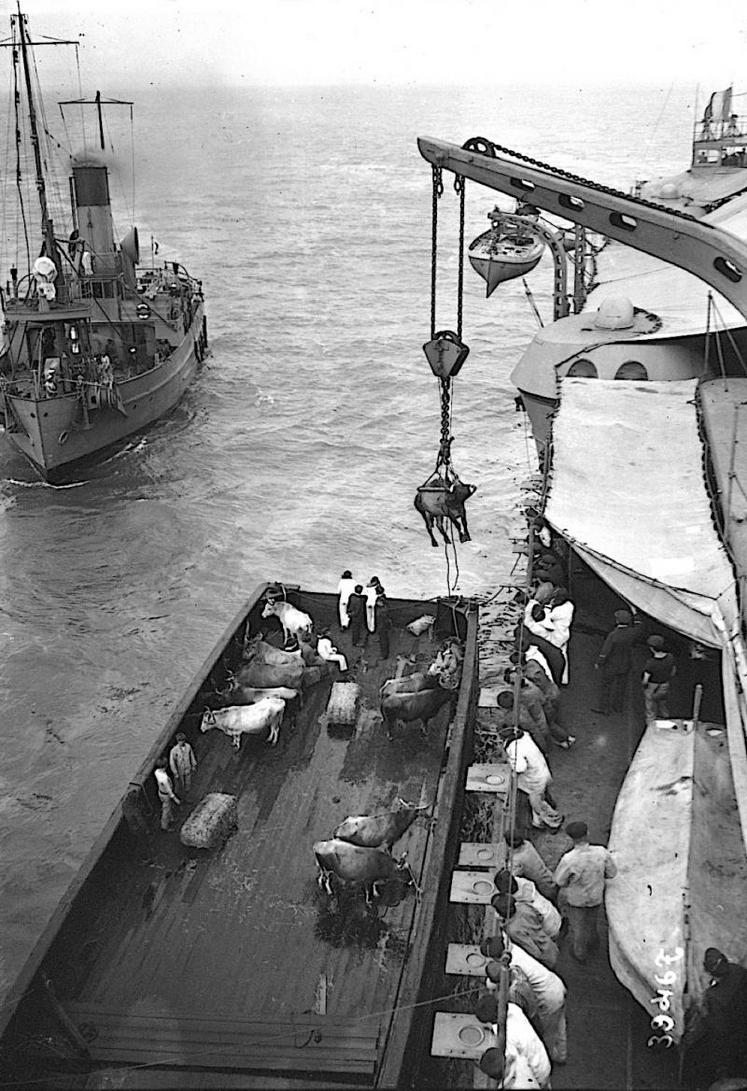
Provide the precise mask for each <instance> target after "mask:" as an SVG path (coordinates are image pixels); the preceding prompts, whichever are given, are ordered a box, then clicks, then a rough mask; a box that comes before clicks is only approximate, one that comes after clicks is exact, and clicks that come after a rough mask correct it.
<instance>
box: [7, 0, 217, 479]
mask: <svg viewBox="0 0 747 1091" xmlns="http://www.w3.org/2000/svg"><path fill="white" fill-rule="evenodd" d="M11 32H12V33H11V37H10V39H8V40H6V41H5V42H3V43H2V45H4V46H6V47H8V48H10V49H11V56H12V64H13V80H14V86H15V87H16V88H17V89H18V92H17V94H16V95H14V101H13V109H14V111H15V126H14V131H15V141H16V149H15V152H14V153H13V158H12V159H10V158H9V160H8V161H11V162H15V163H16V164H17V169H16V181H17V185H16V187H15V191H16V196H17V198H18V201H17V204H18V213H19V215H20V217H21V223H22V225H23V227H22V230H21V232H20V233H19V236H18V237H19V239H20V240H21V242H20V246H21V248H22V252H23V265H25V268H23V266H22V264H21V260H20V258H14V259H12V264H11V265H10V268H9V277H8V279H7V280H6V282H5V284H4V286H3V287H1V288H0V303H1V304H2V311H3V315H2V330H1V332H2V338H1V341H0V422H2V423H3V424H4V426H5V433H6V436H7V438H8V439H9V441H10V442H11V444H12V445H13V446H14V447H15V448H17V449H18V450H19V451H20V452H21V453H22V454H23V455H25V457H26V458H27V459H28V460H29V461H30V462H31V463H32V465H33V466H34V467H35V468H36V470H37V471H38V472H39V473H40V475H41V476H42V477H43V478H44V479H45V480H46V481H49V482H56V481H61V480H64V479H65V478H66V477H67V476H69V474H70V472H71V470H72V468H73V466H74V464H77V463H79V462H80V461H81V460H83V459H87V458H89V457H90V456H92V455H95V454H96V453H98V452H101V451H103V450H104V449H105V448H108V447H110V446H112V445H113V444H116V443H117V442H119V441H121V440H122V439H124V438H125V437H126V436H129V435H131V434H132V433H134V432H137V431H140V430H141V429H142V428H144V427H145V426H147V425H148V424H150V423H151V422H152V421H154V420H156V419H157V418H158V417H160V416H162V415H163V414H164V413H167V412H168V411H169V410H170V409H172V408H173V407H174V406H175V405H176V403H177V402H178V401H179V399H180V398H181V396H182V395H183V394H184V391H185V390H186V388H187V387H188V386H189V384H190V382H191V381H192V379H193V378H194V375H195V373H196V370H197V367H198V365H199V363H200V362H201V361H202V359H203V358H204V355H205V352H206V349H207V326H206V320H205V315H204V300H203V292H202V284H201V282H200V281H198V280H195V279H194V278H193V277H191V276H190V275H189V274H188V273H187V271H186V270H185V269H184V268H183V266H181V265H180V264H179V263H178V262H168V263H166V264H164V265H162V266H161V267H160V268H156V266H155V262H153V264H152V267H151V268H150V269H148V270H147V271H142V272H141V271H140V270H139V269H138V263H139V260H140V247H139V239H138V231H137V228H136V227H134V226H133V227H131V228H130V230H129V231H128V232H127V233H126V234H125V235H124V237H123V238H122V240H121V242H119V243H117V242H116V241H115V231H114V221H113V216H112V206H111V200H110V187H109V171H108V168H107V166H106V163H105V155H104V153H105V152H106V145H105V140H104V126H103V108H104V107H105V106H107V105H112V106H115V105H116V106H127V107H129V108H130V115H131V116H132V104H131V103H128V102H127V103H123V102H121V101H120V100H106V99H104V98H102V96H101V94H100V92H97V93H96V96H95V98H94V99H92V100H88V101H87V100H85V99H78V100H75V102H74V103H73V102H66V103H60V108H61V109H63V108H64V107H65V106H72V105H75V106H76V107H79V108H81V109H82V108H84V107H90V106H92V107H93V108H94V109H95V111H96V116H97V121H98V135H99V142H98V143H99V147H98V149H97V151H96V152H95V153H94V152H92V151H85V152H84V153H83V154H81V155H77V156H72V155H71V156H70V175H69V192H70V197H71V200H70V208H69V209H66V208H65V207H64V204H63V202H62V201H61V200H60V199H59V198H58V197H57V194H58V193H59V192H61V189H60V187H59V185H58V184H57V183H56V182H55V179H54V178H53V176H52V174H51V172H50V166H49V164H50V163H51V149H47V147H46V143H47V141H48V133H47V129H46V126H42V125H41V123H40V105H39V104H40V103H41V95H40V89H39V86H38V83H36V63H35V58H34V56H33V46H34V44H35V43H34V42H33V41H32V40H31V38H30V36H29V30H28V26H27V19H26V16H25V15H23V14H22V13H21V12H20V11H19V12H18V14H14V15H12V16H11ZM52 42H53V44H76V43H67V42H65V43H62V42H59V43H57V42H55V41H54V40H52ZM45 44H49V43H48V42H46V41H45ZM63 117H64V112H63ZM27 162H29V163H30V164H31V171H32V172H33V187H34V188H35V190H36V195H37V199H38V202H39V210H40V214H41V221H40V222H41V236H40V238H34V237H33V236H32V233H31V231H29V225H30V224H33V223H34V220H35V217H34V215H33V214H32V213H31V210H30V208H28V207H27V204H26V198H25V196H24V194H25V192H26V189H27V188H29V189H30V188H31V186H30V185H29V184H28V183H27V179H26V176H25V164H26V163H27ZM30 181H31V178H29V182H30ZM53 206H54V207H53ZM63 225H64V227H63ZM153 249H154V250H155V246H154V247H153Z"/></svg>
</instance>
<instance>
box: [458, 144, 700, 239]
mask: <svg viewBox="0 0 747 1091" xmlns="http://www.w3.org/2000/svg"><path fill="white" fill-rule="evenodd" d="M462 149H463V151H470V152H477V153H478V154H479V155H489V156H490V157H491V158H493V159H495V157H496V154H497V153H498V152H500V153H501V155H509V156H511V158H512V159H518V160H519V161H520V162H522V163H527V164H528V165H529V166H531V167H538V168H539V169H540V170H543V171H546V172H547V173H548V174H554V175H556V176H557V177H559V178H567V179H568V181H569V182H576V183H577V184H579V185H582V186H587V187H588V188H589V189H592V190H595V191H596V192H597V193H606V194H607V195H608V196H609V197H622V198H624V199H625V200H626V201H632V202H633V203H634V204H637V205H642V206H643V207H644V208H655V209H656V210H657V211H659V212H668V213H669V214H670V216H679V217H680V219H682V220H692V221H694V222H697V221H698V217H697V216H693V215H692V214H691V213H689V212H683V211H682V210H681V209H679V208H667V207H666V205H659V204H657V203H656V202H655V201H647V200H645V198H643V197H634V196H633V194H631V193H623V191H622V190H620V189H614V187H612V186H605V185H603V184H602V183H601V182H593V181H592V180H591V179H590V178H583V177H582V176H581V175H580V174H573V172H572V171H568V170H563V169H562V168H561V167H553V166H552V165H551V164H550V163H545V162H543V161H542V160H541V159H534V158H533V157H532V156H531V155H524V154H523V153H522V152H517V151H514V149H513V148H507V147H505V146H504V145H503V144H494V143H493V141H492V140H488V139H487V138H486V137H484V136H473V137H471V138H470V139H469V140H468V141H466V143H464V144H462ZM527 200H531V195H528V196H527Z"/></svg>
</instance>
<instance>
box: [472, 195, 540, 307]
mask: <svg viewBox="0 0 747 1091" xmlns="http://www.w3.org/2000/svg"><path fill="white" fill-rule="evenodd" d="M488 219H489V220H490V222H491V225H492V226H491V227H490V229H489V230H488V231H483V233H482V234H481V235H478V236H477V238H476V239H474V240H473V242H471V243H470V246H469V249H468V251H467V254H468V257H469V260H470V265H471V266H472V268H473V269H474V270H475V272H476V273H477V274H478V275H479V276H481V277H482V278H483V280H484V281H485V283H486V285H487V290H486V293H485V294H486V296H490V295H492V293H493V292H494V291H495V289H496V288H497V287H498V285H499V284H502V283H503V282H504V281H506V280H514V279H515V278H516V277H522V276H525V275H526V274H527V273H531V271H532V269H534V268H535V266H536V265H537V264H538V263H539V260H540V258H541V257H542V252H543V250H544V249H545V241H544V239H543V238H542V236H541V235H540V233H539V232H538V230H537V227H536V225H535V223H533V222H532V219H530V218H529V217H525V216H516V215H513V214H511V213H507V212H501V211H500V210H499V209H494V210H493V212H489V213H488Z"/></svg>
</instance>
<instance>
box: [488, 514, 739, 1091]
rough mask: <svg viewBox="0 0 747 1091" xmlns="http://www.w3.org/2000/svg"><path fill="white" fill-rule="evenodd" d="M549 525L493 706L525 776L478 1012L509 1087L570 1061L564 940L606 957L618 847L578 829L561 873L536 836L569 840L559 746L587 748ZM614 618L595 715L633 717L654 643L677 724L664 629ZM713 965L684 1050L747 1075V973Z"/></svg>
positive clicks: (600, 662)
mask: <svg viewBox="0 0 747 1091" xmlns="http://www.w3.org/2000/svg"><path fill="white" fill-rule="evenodd" d="M539 527H540V529H541V530H542V531H543V532H544V535H545V537H544V538H543V539H542V540H541V544H540V546H539V549H537V551H536V555H535V557H533V560H534V561H535V562H536V563H535V564H534V573H535V577H536V578H535V579H534V581H533V582H532V585H531V587H532V590H531V591H530V592H529V593H528V595H527V600H526V603H525V605H524V612H523V618H522V621H521V623H520V624H519V625H518V626H517V627H516V630H515V640H516V646H515V649H514V651H513V652H512V653H511V655H510V657H509V658H510V664H511V665H510V667H509V668H508V669H507V670H505V672H504V674H503V677H502V680H503V681H504V682H505V683H506V688H505V689H503V690H500V691H499V692H498V693H497V696H496V708H495V709H493V710H491V716H492V718H493V720H495V719H496V718H497V720H498V736H499V739H500V742H501V743H502V746H503V750H504V751H505V757H506V759H507V760H508V762H509V763H510V764H511V766H512V767H513V769H514V772H515V774H516V777H515V782H516V788H517V794H516V807H515V808H514V820H513V823H512V826H511V828H510V829H508V830H507V831H506V833H505V840H506V848H507V851H506V865H505V867H504V868H503V869H501V871H499V872H498V873H497V875H496V876H495V878H494V884H495V887H496V894H495V895H494V897H493V899H492V902H491V905H492V907H493V910H494V911H495V913H496V915H497V919H496V932H495V935H490V936H487V937H486V938H485V939H484V941H483V943H482V945H481V950H482V952H483V954H484V955H485V956H486V957H489V958H490V959H491V961H490V962H488V964H487V966H486V980H485V983H484V988H483V991H482V993H481V995H480V996H479V997H478V1001H477V1004H476V1007H475V1013H476V1014H477V1016H478V1018H480V1019H481V1021H483V1022H485V1023H488V1024H490V1025H491V1026H492V1029H493V1031H494V1034H495V1035H496V1040H497V1042H498V1046H497V1047H493V1048H491V1049H488V1050H487V1051H486V1052H485V1053H484V1054H483V1056H482V1058H481V1059H480V1062H479V1063H480V1068H481V1069H482V1070H483V1071H484V1072H485V1073H486V1074H488V1075H490V1076H491V1077H493V1078H494V1079H496V1080H499V1081H500V1084H501V1086H502V1087H504V1088H533V1087H549V1081H550V1075H551V1068H552V1064H553V1063H556V1064H563V1063H565V1062H566V1060H567V1041H566V1026H565V1006H564V1005H565V995H566V989H565V984H564V982H563V981H562V979H561V978H560V977H559V976H558V975H557V973H556V972H555V967H556V964H557V961H558V954H559V942H560V939H561V937H567V944H568V950H569V954H570V956H571V958H573V959H574V960H575V961H577V962H579V963H586V962H587V961H588V960H589V959H590V958H592V957H593V956H594V955H595V953H596V952H597V951H598V950H599V947H600V943H599V933H598V924H599V917H600V914H601V907H602V904H603V901H604V891H605V887H606V884H607V883H608V882H609V881H613V882H614V879H615V876H616V873H617V868H616V865H615V862H614V860H613V858H612V856H611V855H610V853H609V851H608V850H607V849H606V848H605V847H604V846H603V845H596V844H593V843H591V842H590V841H589V833H588V827H587V824H586V822H582V821H572V822H569V823H568V824H567V825H566V826H565V833H566V834H567V836H568V838H570V848H569V849H568V851H566V852H565V854H564V855H563V856H562V857H561V858H560V860H559V862H558V863H557V866H556V867H555V868H554V870H551V869H550V868H549V867H548V865H547V863H546V861H545V860H544V859H543V857H542V855H541V851H539V850H538V848H537V847H535V845H534V844H533V843H532V841H531V840H529V837H528V832H529V829H530V828H532V829H535V830H537V831H540V830H543V829H544V830H549V831H551V832H559V831H560V830H561V828H562V826H563V823H564V820H565V819H564V815H563V814H562V813H561V811H560V808H559V807H558V804H557V802H556V800H555V798H554V797H553V795H552V788H551V786H552V775H551V772H550V766H549V762H548V752H549V750H550V746H551V745H555V746H558V747H562V748H564V749H569V748H570V747H571V746H572V745H573V743H574V742H575V737H574V736H573V735H571V734H569V732H568V730H567V728H566V727H565V726H563V725H562V724H561V723H560V719H559V713H560V692H561V687H562V686H563V685H565V684H567V682H568V679H569V663H568V643H569V639H570V632H571V624H572V621H573V615H574V606H573V603H572V602H571V600H570V598H569V596H568V592H567V591H566V589H565V586H564V583H565V573H566V570H567V559H566V557H565V556H564V554H563V552H562V549H563V546H562V544H560V543H558V545H557V547H556V548H553V543H552V539H551V536H550V532H549V528H547V527H542V524H539ZM614 620H615V624H614V627H613V628H612V629H611V630H610V631H609V632H608V633H607V635H606V636H605V638H604V641H603V643H602V645H601V648H600V651H599V653H598V655H597V659H596V662H595V664H594V665H595V668H596V670H597V671H598V677H599V683H600V684H599V698H598V701H597V707H596V708H595V709H594V711H596V712H600V713H602V714H603V715H608V714H610V713H615V712H624V711H625V709H626V703H627V701H628V699H629V694H630V693H631V692H632V687H631V683H632V682H633V679H634V670H635V666H636V663H637V662H639V661H640V660H639V659H638V657H637V655H636V650H637V649H638V648H640V647H644V648H645V651H646V659H645V662H644V663H643V667H642V670H641V673H640V686H641V690H642V697H643V705H644V708H645V717H646V722H647V723H648V724H650V723H651V722H652V721H654V720H659V719H668V718H669V716H670V704H669V696H670V688H671V684H672V680H673V679H674V677H675V674H676V671H677V659H676V657H675V654H674V653H673V650H672V649H671V647H669V646H668V641H667V639H666V638H665V637H664V636H663V635H661V634H659V633H651V634H650V635H648V636H646V635H645V634H646V631H647V629H646V627H645V625H644V623H643V621H642V620H641V619H638V618H636V617H635V615H634V613H633V611H632V609H620V610H618V611H616V613H615V615H614ZM639 654H640V653H639ZM693 654H694V653H693V647H691V656H693ZM704 970H705V972H706V973H707V974H709V975H710V984H709V986H708V988H707V989H706V993H705V999H704V1003H703V1004H702V1005H701V1007H700V1010H699V1011H698V1012H697V1013H696V1014H695V1016H694V1019H693V1020H692V1021H691V1022H690V1024H689V1026H688V1029H687V1030H686V1033H685V1038H684V1040H683V1045H685V1046H689V1045H691V1044H693V1043H694V1042H697V1041H699V1040H701V1039H704V1040H705V1041H706V1042H707V1043H708V1046H709V1049H708V1053H707V1056H708V1057H709V1058H710V1064H711V1068H712V1071H713V1072H714V1073H715V1075H716V1076H717V1077H718V1076H734V1075H737V1074H741V1073H742V1072H744V1071H747V1041H745V1039H744V1034H743V1030H744V1026H745V1020H746V1019H747V970H746V969H744V968H743V967H741V966H739V965H738V964H736V963H733V962H730V961H729V959H728V958H727V956H726V955H725V954H723V953H722V952H721V951H719V950H717V949H716V948H708V950H707V951H706V956H705V961H704ZM501 972H503V974H504V975H505V974H506V973H508V1002H507V1007H506V1008H505V1010H504V1012H503V1013H502V1012H501V1011H500V1010H499V1006H498V991H497V985H498V983H499V982H500V980H501ZM499 1047H500V1048H499Z"/></svg>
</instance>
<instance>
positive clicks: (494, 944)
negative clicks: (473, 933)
mask: <svg viewBox="0 0 747 1091" xmlns="http://www.w3.org/2000/svg"><path fill="white" fill-rule="evenodd" d="M505 949H506V948H505V946H504V943H503V936H502V935H501V934H500V932H496V934H495V935H494V936H485V938H484V939H483V940H481V941H480V951H481V953H482V954H483V955H485V956H486V958H490V959H498V958H500V957H501V955H502V954H503V952H504V951H505Z"/></svg>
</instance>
